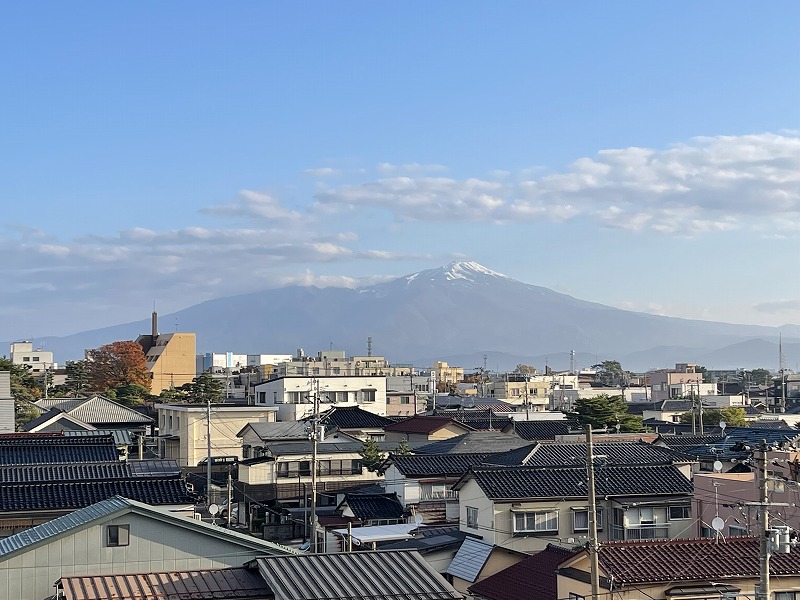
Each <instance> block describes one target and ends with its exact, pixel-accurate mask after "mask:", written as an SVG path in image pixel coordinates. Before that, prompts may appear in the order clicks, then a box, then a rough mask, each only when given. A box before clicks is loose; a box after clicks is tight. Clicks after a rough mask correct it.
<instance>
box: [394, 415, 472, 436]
mask: <svg viewBox="0 0 800 600" xmlns="http://www.w3.org/2000/svg"><path fill="white" fill-rule="evenodd" d="M451 423H452V424H455V425H458V426H460V427H462V428H463V429H465V430H469V429H471V427H470V426H469V425H464V424H463V423H459V422H458V421H456V420H455V419H454V418H452V417H443V416H424V415H415V416H413V417H410V418H408V419H405V420H403V421H397V422H396V423H392V424H391V425H387V426H386V428H385V430H386V431H397V432H400V433H433V432H434V431H438V430H439V429H441V428H443V427H447V426H448V425H450V424H451Z"/></svg>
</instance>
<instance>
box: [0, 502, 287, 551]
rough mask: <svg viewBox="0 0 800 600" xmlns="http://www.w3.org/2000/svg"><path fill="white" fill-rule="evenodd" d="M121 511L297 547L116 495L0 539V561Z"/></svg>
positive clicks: (271, 547)
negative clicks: (189, 517)
mask: <svg viewBox="0 0 800 600" xmlns="http://www.w3.org/2000/svg"><path fill="white" fill-rule="evenodd" d="M123 512H136V513H138V514H142V515H145V516H151V517H155V518H157V519H160V520H162V521H167V522H169V523H171V524H173V525H177V526H179V527H183V528H185V529H193V530H195V531H202V532H205V533H207V534H209V535H213V536H215V537H222V538H225V539H227V540H229V541H236V542H240V543H244V544H246V545H247V546H248V547H251V548H253V547H255V548H260V549H263V550H264V552H281V553H286V554H297V551H296V550H293V549H291V548H288V547H286V546H282V545H280V544H276V543H274V542H268V541H266V540H262V539H259V538H255V537H252V536H249V535H245V534H243V533H239V532H237V531H232V530H229V529H225V528H223V527H217V526H215V525H211V524H209V523H204V522H202V521H197V520H195V519H187V518H186V517H183V516H178V515H174V514H172V513H170V512H168V511H166V510H162V509H159V508H157V507H155V506H151V505H149V504H146V503H144V502H137V501H136V500H131V499H129V498H123V497H121V496H115V497H113V498H109V499H108V500H103V501H102V502H97V503H95V504H92V505H90V506H87V507H85V508H81V509H80V510H76V511H73V512H71V513H69V514H67V515H63V516H61V517H58V518H55V519H53V520H52V521H47V522H46V523H42V524H41V525H36V526H35V527H32V528H31V529H27V530H25V531H22V532H20V533H17V534H15V535H12V536H10V537H7V538H3V539H0V560H4V557H5V556H6V555H8V554H11V553H13V552H16V551H19V550H27V549H30V548H31V547H33V546H36V545H38V544H40V543H46V542H47V541H48V540H50V539H51V538H54V537H57V536H60V535H63V534H66V533H69V532H70V531H74V530H79V529H83V528H85V527H87V526H89V525H91V524H92V523H94V522H95V521H98V520H105V519H107V518H112V517H114V516H116V515H118V514H120V513H123Z"/></svg>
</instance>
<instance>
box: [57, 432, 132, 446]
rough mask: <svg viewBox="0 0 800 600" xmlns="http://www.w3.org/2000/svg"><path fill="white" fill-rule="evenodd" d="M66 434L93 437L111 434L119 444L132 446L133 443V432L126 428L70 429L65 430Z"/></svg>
mask: <svg viewBox="0 0 800 600" xmlns="http://www.w3.org/2000/svg"><path fill="white" fill-rule="evenodd" d="M63 433H64V435H65V436H71V437H91V436H96V435H101V436H103V435H110V436H111V437H113V438H114V443H115V444H116V445H117V446H130V445H131V444H133V437H132V436H131V432H130V431H127V430H125V429H89V430H88V431H81V430H70V431H66V430H65V431H64V432H63Z"/></svg>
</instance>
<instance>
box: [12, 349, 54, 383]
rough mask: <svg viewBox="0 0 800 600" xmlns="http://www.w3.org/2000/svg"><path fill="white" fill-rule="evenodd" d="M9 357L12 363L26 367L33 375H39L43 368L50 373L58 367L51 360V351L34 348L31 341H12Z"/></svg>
mask: <svg viewBox="0 0 800 600" xmlns="http://www.w3.org/2000/svg"><path fill="white" fill-rule="evenodd" d="M9 357H10V358H11V362H12V363H14V364H15V365H23V366H25V367H28V368H29V369H30V370H31V373H33V374H34V375H41V374H43V373H44V372H45V370H47V371H50V372H51V373H52V372H53V371H54V370H55V369H56V368H58V365H57V364H56V363H54V362H53V353H52V352H48V351H45V350H43V349H41V348H34V347H33V342H12V343H11V346H10V348H9Z"/></svg>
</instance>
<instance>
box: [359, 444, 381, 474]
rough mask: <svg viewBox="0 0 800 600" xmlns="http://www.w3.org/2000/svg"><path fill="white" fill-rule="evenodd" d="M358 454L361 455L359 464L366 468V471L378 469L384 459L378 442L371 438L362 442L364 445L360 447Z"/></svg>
mask: <svg viewBox="0 0 800 600" xmlns="http://www.w3.org/2000/svg"><path fill="white" fill-rule="evenodd" d="M359 454H360V455H361V464H362V465H364V466H365V467H366V468H367V471H372V472H375V471H377V470H378V469H380V467H381V465H382V464H383V461H384V460H385V459H386V454H384V453H383V452H381V448H380V446H378V442H376V441H375V440H374V439H372V438H367V439H366V440H364V445H363V446H362V447H361V451H360V452H359Z"/></svg>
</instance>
